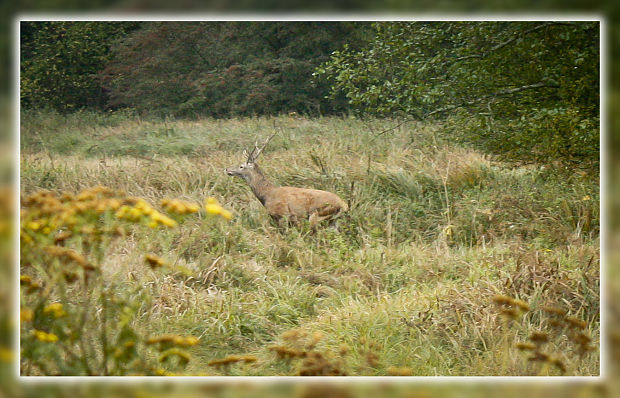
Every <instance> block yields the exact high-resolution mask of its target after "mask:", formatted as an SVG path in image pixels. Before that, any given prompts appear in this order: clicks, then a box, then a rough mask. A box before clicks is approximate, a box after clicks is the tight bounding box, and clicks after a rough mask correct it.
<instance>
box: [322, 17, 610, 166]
mask: <svg viewBox="0 0 620 398" xmlns="http://www.w3.org/2000/svg"><path fill="white" fill-rule="evenodd" d="M599 29H600V25H599V23H598V22H568V21H560V22H554V21H536V22H422V23H420V22H402V23H377V24H375V25H374V38H373V40H372V41H371V42H370V43H369V45H368V46H367V47H366V48H364V49H362V50H361V51H358V50H352V49H345V50H344V51H336V52H334V54H333V56H332V58H331V60H330V61H329V62H328V63H326V64H324V65H323V66H322V67H320V68H319V69H318V74H320V75H322V76H327V78H328V80H329V81H331V82H332V86H333V91H332V92H333V93H334V94H337V95H341V93H342V92H343V91H344V92H345V93H346V95H347V97H348V98H349V100H350V103H351V104H352V106H354V107H355V108H357V109H359V110H361V111H363V112H365V113H373V114H379V115H398V114H400V115H402V116H403V117H410V118H414V119H418V120H421V119H427V118H433V117H438V116H439V117H442V118H445V117H447V116H449V118H450V119H449V121H450V122H451V123H448V124H446V128H447V130H449V132H450V133H451V134H452V135H453V137H454V138H455V139H461V140H462V141H466V142H470V143H473V144H475V145H476V146H479V147H482V148H484V149H485V150H487V151H490V152H494V153H497V154H499V155H502V156H503V157H505V158H509V159H517V160H533V161H548V160H550V159H554V160H555V159H558V160H564V161H570V162H572V163H574V164H584V161H585V163H589V164H590V165H592V163H594V164H596V162H597V159H598V153H599V122H600V117H599V112H600V106H599V91H600V83H599V80H600V76H599V69H600V62H599V60H600V48H599V47H600V32H599Z"/></svg>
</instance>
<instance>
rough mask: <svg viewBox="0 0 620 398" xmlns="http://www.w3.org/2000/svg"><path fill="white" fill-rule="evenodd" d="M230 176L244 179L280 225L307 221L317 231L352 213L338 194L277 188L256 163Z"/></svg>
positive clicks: (245, 165) (238, 169)
mask: <svg viewBox="0 0 620 398" xmlns="http://www.w3.org/2000/svg"><path fill="white" fill-rule="evenodd" d="M226 173H227V174H228V175H230V176H237V177H241V178H243V179H244V180H245V181H246V182H247V183H248V185H249V186H250V188H251V189H252V192H254V195H256V197H257V198H258V200H260V201H261V203H262V204H263V205H264V206H265V209H267V213H269V215H270V216H271V217H272V218H273V219H274V220H276V221H278V222H282V221H289V222H293V223H298V222H299V221H301V220H304V219H307V220H309V221H310V225H311V226H312V227H313V228H314V227H315V226H316V224H317V223H319V222H321V221H324V220H332V219H334V218H335V217H337V216H338V215H340V214H341V213H343V212H345V211H347V210H348V206H347V204H346V203H345V202H344V201H343V200H342V199H340V197H338V195H336V194H334V193H331V192H327V191H321V190H318V189H307V188H296V187H279V186H276V185H274V184H273V183H272V182H271V181H269V180H268V179H267V178H265V176H264V175H263V173H262V171H261V170H260V168H259V167H258V165H257V164H256V163H254V161H252V160H248V161H247V162H245V163H243V164H241V165H240V166H239V167H236V168H230V169H226Z"/></svg>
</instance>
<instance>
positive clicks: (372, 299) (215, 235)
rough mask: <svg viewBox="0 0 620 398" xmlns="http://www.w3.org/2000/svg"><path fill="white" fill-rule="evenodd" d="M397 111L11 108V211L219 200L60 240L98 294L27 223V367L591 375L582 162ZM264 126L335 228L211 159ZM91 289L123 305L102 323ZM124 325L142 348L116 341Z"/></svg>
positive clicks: (589, 190) (100, 224) (590, 238)
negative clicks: (120, 201) (274, 209)
mask: <svg viewBox="0 0 620 398" xmlns="http://www.w3.org/2000/svg"><path fill="white" fill-rule="evenodd" d="M396 124H397V122H396V121H394V120H382V119H371V120H365V121H364V120H360V119H357V118H353V117H341V118H337V117H325V118H314V119H308V118H303V117H299V116H281V117H274V118H239V119H229V120H215V119H202V120H150V119H143V118H140V117H139V116H137V115H133V114H130V113H126V112H111V113H107V114H99V113H89V112H82V113H74V114H71V115H59V114H57V113H53V112H44V111H39V112H34V111H32V112H26V113H23V114H22V116H21V135H20V138H21V155H20V190H21V192H20V193H21V197H22V202H23V203H22V207H23V206H24V201H25V200H26V199H27V198H29V197H31V196H33V195H37V193H39V194H40V192H45V191H51V192H53V193H55V194H56V195H57V196H59V197H60V196H61V195H62V194H63V193H66V194H67V195H69V194H70V195H78V194H79V193H80V192H83V191H84V190H87V189H89V188H91V187H96V186H103V187H107V188H108V189H110V190H111V191H113V192H122V194H118V195H123V196H124V197H125V196H126V197H136V198H143V199H144V200H145V201H146V202H147V203H149V204H150V205H151V206H153V208H156V209H162V208H163V207H165V206H162V205H161V201H162V199H171V198H177V199H180V200H183V201H185V203H192V204H199V205H202V204H203V203H204V201H205V199H206V198H208V197H212V198H215V200H216V201H217V202H218V203H219V204H221V207H222V208H224V209H226V210H228V211H230V212H231V213H232V214H233V216H232V218H231V219H230V220H227V219H225V218H223V217H210V216H209V214H208V212H207V211H205V209H204V208H201V210H200V211H199V212H196V213H192V214H189V215H186V216H184V217H183V219H182V220H179V223H178V226H176V227H174V228H165V227H157V228H150V227H148V226H146V225H132V226H130V227H128V228H127V229H126V230H125V231H123V233H122V234H119V235H120V236H118V237H116V238H115V239H109V240H104V241H103V243H101V241H100V242H99V243H100V244H101V246H98V250H89V248H88V244H89V242H88V241H87V239H86V238H85V236H86V235H87V232H88V231H85V232H84V235H83V236H76V235H74V236H72V237H71V239H69V240H67V241H66V247H65V248H67V249H68V248H69V247H71V248H73V249H75V250H76V252H79V253H80V254H81V255H82V256H84V258H86V259H88V263H89V264H90V263H93V264H95V267H96V269H97V270H98V271H97V272H100V273H99V274H98V276H97V278H99V280H100V284H99V285H97V286H99V289H100V290H97V289H93V288H92V286H93V285H92V284H91V285H88V283H89V282H88V278H87V277H86V273H85V271H80V272H82V273H81V274H79V275H78V276H79V277H78V280H77V282H75V281H73V280H66V281H62V282H61V281H60V279H58V278H56V277H55V276H54V275H53V273H52V272H51V271H49V269H48V268H45V267H46V265H45V261H47V260H46V257H45V254H44V253H43V254H41V255H36V256H35V255H33V257H32V261H30V260H28V261H24V258H27V259H30V257H28V256H30V255H31V254H32V253H35V252H37V250H39V251H41V250H40V249H41V248H37V247H34V248H33V247H27V246H26V245H25V244H24V242H23V239H22V263H21V271H22V276H27V277H28V278H27V279H22V282H23V285H22V293H21V306H22V326H21V335H22V339H21V344H22V347H21V349H22V363H21V364H20V368H21V372H22V374H28V375H41V374H110V373H108V371H109V370H110V369H115V371H116V372H117V373H116V374H186V375H365V376H382V375H394V376H406V375H412V376H438V375H441V376H483V375H502V376H503V375H510V376H512V375H515V376H520V375H586V376H587V375H598V374H599V371H600V369H599V366H600V363H599V348H598V347H599V341H600V334H599V322H600V302H599V301H600V294H599V292H600V290H599V281H600V275H599V266H600V262H599V258H600V251H599V233H600V230H599V225H600V221H599V220H600V214H599V203H600V197H599V176H598V173H596V172H592V171H591V170H574V169H573V170H569V169H564V168H562V167H561V165H536V164H528V165H516V164H508V163H503V162H500V161H497V160H495V159H493V158H491V157H489V156H487V155H485V154H483V153H481V152H479V151H476V150H474V149H472V148H467V147H463V146H460V145H457V144H455V143H453V141H452V140H451V137H450V136H449V135H448V134H446V132H445V130H444V129H443V128H442V125H441V124H440V123H430V122H429V123H418V122H409V123H405V124H402V125H400V126H399V127H397V128H394V129H391V128H392V127H393V126H395V125H396ZM274 129H276V130H277V131H278V134H277V135H276V136H275V137H274V138H273V140H272V141H271V142H270V144H269V146H268V147H267V148H266V149H265V151H264V153H263V154H262V155H261V159H260V160H259V164H260V165H261V168H262V169H263V171H264V172H265V174H266V175H267V176H269V177H270V178H271V179H272V180H273V181H274V182H277V183H278V184H280V185H291V186H299V187H309V188H316V189H324V190H329V191H332V192H335V193H337V194H338V195H339V196H341V197H342V198H343V199H344V200H345V201H347V202H348V204H349V207H350V211H349V212H348V213H347V214H346V215H345V216H344V217H342V218H341V219H340V220H339V221H338V224H337V229H335V228H320V229H318V230H317V231H316V232H313V231H312V230H311V229H310V228H309V226H308V225H307V224H304V225H300V226H297V227H293V226H292V227H289V228H284V229H283V228H279V227H278V226H277V225H275V224H274V223H273V222H271V221H270V219H269V217H268V215H267V213H266V212H265V210H264V209H263V207H262V205H261V204H260V202H259V201H258V200H257V199H256V198H255V197H254V196H253V194H252V192H251V191H250V189H249V187H248V186H247V185H246V184H245V183H244V182H243V181H241V180H239V179H233V178H231V177H229V176H227V175H226V174H225V173H224V168H226V167H231V166H237V165H238V164H240V163H241V162H242V161H243V160H245V159H243V157H242V155H241V153H242V151H243V150H244V149H251V148H252V146H253V145H254V142H255V141H258V142H259V143H260V142H262V141H263V140H265V139H266V138H267V137H268V136H269V135H271V134H272V133H273V131H274ZM164 210H165V209H164ZM164 210H162V212H164ZM106 214H107V213H106ZM111 214H113V213H111ZM115 222H116V220H115V219H114V217H111V216H110V214H108V216H101V217H99V218H97V219H96V220H95V221H93V225H94V226H95V228H101V230H103V229H105V228H107V227H109V226H112V225H115V224H114V223H115ZM24 228H25V225H24V223H22V230H23V229H24ZM35 229H36V228H35ZM57 232H58V231H48V235H49V236H50V239H52V241H54V239H56V240H57V239H58V236H57V235H54V234H56V233H57ZM28 233H30V232H28ZM48 254H49V253H48ZM146 255H149V256H152V257H149V258H151V259H155V260H151V261H149V260H148V259H147V260H146V261H145V256H146ZM160 260H161V263H158V261H160ZM37 261H38V262H39V263H40V264H34V263H36V262H37ZM154 264H155V265H157V266H154ZM57 265H59V266H62V264H60V263H59V264H57ZM80 278H81V279H80ZM65 279H67V278H65ZM56 282H58V283H59V284H63V286H64V287H63V288H62V289H61V290H58V289H57V288H56V287H55V286H54V283H56ZM90 283H93V282H90ZM36 284H38V285H39V286H43V288H42V289H39V290H41V291H45V293H44V294H36V293H35V294H32V291H33V286H36ZM34 290H36V289H34ZM92 294H97V295H98V296H96V297H94V296H89V295H92ZM54 303H63V307H62V310H61V307H59V306H56V307H54V306H52V304H54ZM85 303H87V305H85ZM108 305H109V306H112V305H118V306H119V307H118V308H119V309H120V313H121V315H120V317H119V315H118V314H110V315H109V319H108V321H107V322H106V321H105V318H106V313H107V312H109V308H110V307H108ZM125 310H126V311H127V314H128V315H127V316H126V317H123V316H122V314H123V311H125ZM61 311H66V312H69V314H70V315H71V311H74V312H75V313H76V314H77V313H79V314H83V322H81V323H80V322H77V323H71V322H70V321H68V320H65V319H68V318H72V316H65V314H63V313H62V312H61ZM80 311H81V312H80ZM102 314H103V315H102ZM56 315H58V316H56ZM45 316H48V317H49V318H50V319H48V320H43V317H45ZM88 317H92V319H93V322H94V323H89V322H87V321H85V320H86V319H90V318H88ZM52 318H53V319H52ZM73 318H75V317H73ZM37 322H38V325H39V326H36V327H35V326H33V325H35V323H37ZM96 322H103V325H104V328H103V333H101V329H99V328H97V327H95V325H97V323H96ZM46 328H47V329H46ZM33 330H37V331H41V332H44V333H46V334H45V335H42V334H37V333H36V332H33ZM54 330H58V331H59V332H57V333H55V332H54ZM128 331H129V332H128ZM59 333H64V334H63V335H62V336H60V335H59ZM52 335H56V336H60V339H59V340H54V339H52V338H51V337H50V336H52ZM129 335H131V338H132V339H134V340H136V343H135V344H139V345H141V347H142V348H140V349H139V350H138V352H137V353H136V352H134V351H132V352H131V355H130V353H129V351H127V350H128V349H129V348H128V347H131V348H132V350H133V347H134V346H133V344H134V342H133V341H134V340H131V342H130V341H129V340H122V339H121V337H122V336H125V337H126V336H129ZM63 336H66V341H65V340H63ZM154 336H155V337H154ZM157 336H159V337H157ZM171 336H172V337H171ZM184 336H185V337H184ZM186 336H190V337H191V340H189V339H190V337H186ZM123 338H124V337H123ZM158 338H159V340H157V339H158ZM175 338H176V340H175ZM149 339H150V340H149ZM166 339H169V341H167V340H166ZM183 339H185V340H183ZM120 341H124V343H123V344H125V347H126V348H127V350H125V348H124V349H123V350H125V351H122V350H121V351H118V350H115V349H116V348H118V347H117V346H115V345H114V344H111V342H120ZM130 343H131V344H130ZM168 343H169V344H168ZM177 343H178V344H177ZM156 344H160V350H159V351H157V350H156V349H155V350H150V349H149V347H152V346H154V345H156ZM165 344H168V346H166V347H163V348H162V347H161V346H163V345H165ZM110 345H112V346H113V347H112V348H110ZM173 345H176V346H175V347H172V348H171V346H173ZM171 350H172V351H171ZM175 350H177V351H175ZM162 352H163V354H162ZM166 352H167V353H168V354H170V353H174V354H175V355H177V356H178V360H177V361H176V362H175V361H168V360H167V359H168V358H169V356H170V355H167V354H165V353H166ZM72 356H76V358H77V359H76V358H72ZM107 357H110V360H109V361H108V360H106V359H105V358H107ZM130 360H131V361H137V360H139V361H142V362H141V363H146V362H149V363H151V362H152V363H158V365H157V366H158V367H157V369H155V368H151V367H147V366H141V367H135V366H134V367H133V368H132V367H131V366H129V362H130ZM124 361H126V362H127V363H124ZM102 363H103V364H104V365H103V366H100V365H101V364H102ZM112 364H114V366H113V365H112ZM132 366H133V365H132ZM132 369H140V371H134V370H132Z"/></svg>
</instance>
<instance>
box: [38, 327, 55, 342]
mask: <svg viewBox="0 0 620 398" xmlns="http://www.w3.org/2000/svg"><path fill="white" fill-rule="evenodd" d="M34 337H35V338H36V339H37V340H39V341H42V342H44V343H55V342H57V341H58V336H56V335H55V334H54V333H45V332H44V331H42V330H36V329H35V330H34Z"/></svg>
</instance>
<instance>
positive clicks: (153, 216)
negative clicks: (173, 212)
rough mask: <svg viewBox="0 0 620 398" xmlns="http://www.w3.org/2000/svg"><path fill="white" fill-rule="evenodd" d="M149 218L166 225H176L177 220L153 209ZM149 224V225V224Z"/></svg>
mask: <svg viewBox="0 0 620 398" xmlns="http://www.w3.org/2000/svg"><path fill="white" fill-rule="evenodd" d="M151 220H152V221H154V222H155V223H156V224H161V225H165V226H166V227H176V225H177V222H176V221H174V220H173V219H172V218H170V217H168V216H165V215H163V214H161V213H160V212H157V211H153V213H152V214H151ZM149 226H150V225H149Z"/></svg>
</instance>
